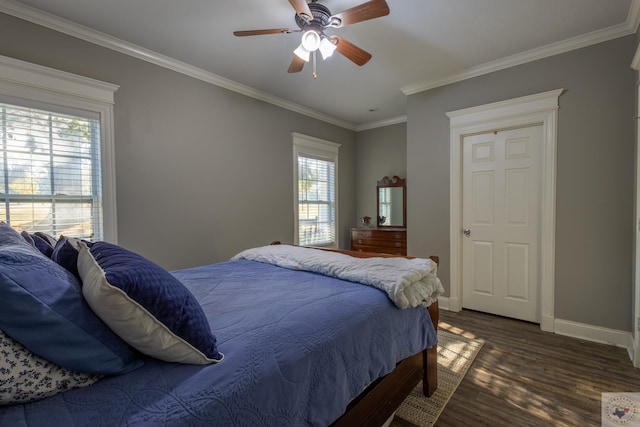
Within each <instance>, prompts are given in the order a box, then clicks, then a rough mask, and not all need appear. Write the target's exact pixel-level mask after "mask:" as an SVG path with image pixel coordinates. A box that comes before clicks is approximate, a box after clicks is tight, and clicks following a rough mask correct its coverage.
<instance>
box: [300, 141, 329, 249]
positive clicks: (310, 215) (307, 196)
mask: <svg viewBox="0 0 640 427" xmlns="http://www.w3.org/2000/svg"><path fill="white" fill-rule="evenodd" d="M338 147H339V145H338V144H334V143H332V142H328V141H322V140H318V139H316V138H311V137H307V136H304V135H299V134H294V161H295V165H294V168H295V169H294V170H295V171H296V172H295V195H296V205H295V213H296V215H295V217H296V227H295V240H296V241H295V243H296V244H298V245H301V246H328V247H337V246H338V233H337V230H338V221H337V218H338V214H337V212H338V203H337V200H338V198H337V192H338V179H337V163H338Z"/></svg>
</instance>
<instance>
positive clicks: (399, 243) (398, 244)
mask: <svg viewBox="0 0 640 427" xmlns="http://www.w3.org/2000/svg"><path fill="white" fill-rule="evenodd" d="M351 243H352V244H356V245H365V246H384V247H392V248H406V247H407V242H406V241H405V240H389V239H366V238H365V239H352V240H351Z"/></svg>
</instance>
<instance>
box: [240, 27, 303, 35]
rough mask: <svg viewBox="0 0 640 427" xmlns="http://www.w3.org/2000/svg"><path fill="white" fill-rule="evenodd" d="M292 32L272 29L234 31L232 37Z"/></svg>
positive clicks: (284, 29) (287, 29)
mask: <svg viewBox="0 0 640 427" xmlns="http://www.w3.org/2000/svg"><path fill="white" fill-rule="evenodd" d="M293 31H294V30H292V29H290V28H273V29H270V30H248V31H234V32H233V35H234V36H236V37H244V36H262V35H264V34H289V33H292V32H293Z"/></svg>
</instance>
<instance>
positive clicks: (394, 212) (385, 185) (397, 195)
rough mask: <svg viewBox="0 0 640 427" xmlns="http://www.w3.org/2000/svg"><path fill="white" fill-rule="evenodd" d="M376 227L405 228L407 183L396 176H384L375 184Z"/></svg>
mask: <svg viewBox="0 0 640 427" xmlns="http://www.w3.org/2000/svg"><path fill="white" fill-rule="evenodd" d="M376 190H377V201H378V203H377V206H378V227H393V228H405V227H406V224H407V185H406V181H405V180H404V179H402V178H399V177H397V176H395V175H394V176H393V178H391V179H390V178H389V177H387V176H385V177H384V178H382V179H381V180H380V181H378V185H377V188H376Z"/></svg>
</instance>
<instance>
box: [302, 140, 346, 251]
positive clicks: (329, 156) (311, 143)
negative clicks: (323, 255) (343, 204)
mask: <svg viewBox="0 0 640 427" xmlns="http://www.w3.org/2000/svg"><path fill="white" fill-rule="evenodd" d="M292 136H293V216H294V230H293V241H294V244H295V245H299V244H300V236H299V232H300V217H299V212H298V207H299V199H298V195H299V192H298V158H299V157H300V156H302V157H304V155H305V154H306V155H307V156H308V157H313V158H316V159H317V158H320V159H322V160H326V161H329V162H332V163H333V164H334V169H335V178H334V183H335V188H334V194H335V221H334V230H333V232H334V241H333V242H332V243H329V244H326V245H321V246H322V247H327V248H338V247H339V244H340V234H339V232H338V231H339V230H340V227H339V220H338V218H339V214H338V213H339V207H338V200H339V195H338V189H339V187H340V186H339V179H338V169H339V168H338V153H339V149H340V144H338V143H335V142H331V141H325V140H323V139H319V138H314V137H312V136H308V135H303V134H300V133H296V132H292ZM318 246H320V245H318Z"/></svg>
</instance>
